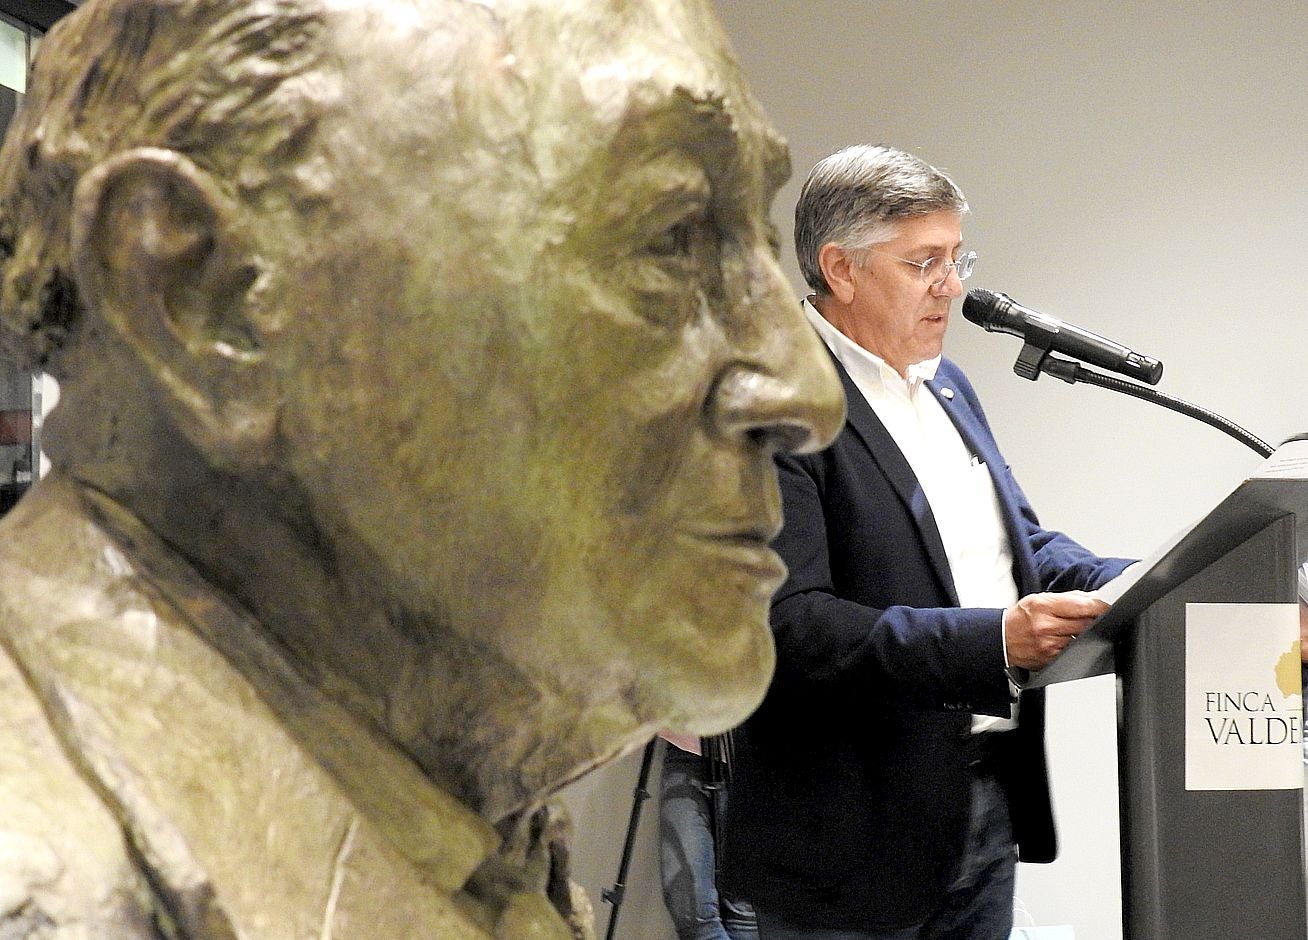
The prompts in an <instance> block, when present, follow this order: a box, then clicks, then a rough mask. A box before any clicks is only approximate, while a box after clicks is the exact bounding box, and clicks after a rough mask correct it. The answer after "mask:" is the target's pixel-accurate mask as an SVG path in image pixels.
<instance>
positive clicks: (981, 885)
mask: <svg viewBox="0 0 1308 940" xmlns="http://www.w3.org/2000/svg"><path fill="white" fill-rule="evenodd" d="M967 210H968V205H967V201H966V200H965V199H964V196H963V193H962V192H961V191H960V189H959V188H958V186H957V185H955V184H954V182H953V181H952V180H951V179H950V178H949V177H948V176H946V175H945V174H944V173H942V172H941V171H939V170H938V169H936V168H935V167H932V166H930V165H929V164H927V163H926V162H924V161H923V160H921V159H918V158H917V157H914V156H912V155H911V154H908V153H905V152H903V151H901V150H896V149H893V148H890V147H872V146H855V147H850V148H847V149H845V150H842V151H840V152H838V153H835V154H833V155H831V156H829V157H827V158H826V159H824V160H822V161H821V162H819V163H818V164H817V166H815V167H814V168H813V170H812V171H811V172H810V173H809V176H808V179H807V180H806V181H805V183H804V186H803V189H802V191H801V193H800V197H799V202H798V205H797V206H796V209H795V245H796V251H797V254H798V257H799V263H800V268H801V270H802V271H803V274H804V277H805V279H806V280H807V282H808V285H809V287H810V288H811V290H812V294H810V295H809V297H808V299H807V300H806V301H805V302H804V305H803V306H804V311H805V314H806V315H807V316H808V319H809V321H810V323H811V324H812V325H813V328H814V329H815V330H816V331H817V333H818V334H819V335H820V336H821V337H822V339H823V341H824V342H825V344H826V345H827V347H828V349H829V351H830V353H831V355H832V357H833V358H834V359H835V361H836V362H837V363H838V367H839V371H840V375H841V379H842V381H843V382H844V386H845V394H846V398H847V400H848V419H847V421H846V423H845V426H844V429H843V430H842V431H841V433H840V435H839V436H838V437H837V439H836V441H835V443H834V444H833V445H832V446H830V447H829V448H827V449H825V450H823V451H821V452H819V453H814V454H811V455H803V456H795V457H779V459H778V461H777V464H778V467H779V470H780V475H781V489H782V500H783V507H784V512H785V525H784V528H783V529H782V532H781V534H780V536H779V537H778V538H777V540H776V541H775V543H774V547H775V548H776V549H777V551H778V553H779V554H780V555H781V557H782V558H783V559H784V560H785V562H786V565H787V566H788V568H789V571H790V574H789V577H788V579H787V581H786V583H785V584H784V585H783V586H782V588H781V590H780V591H779V592H778V593H777V595H776V596H775V598H774V599H773V605H772V617H771V619H772V630H773V634H774V635H775V637H776V641H777V673H776V676H775V678H774V680H773V683H772V685H771V687H770V688H769V690H768V694H767V696H766V698H765V699H764V702H763V704H762V706H761V707H760V708H759V709H758V711H757V712H755V713H754V715H753V716H752V717H750V718H749V719H748V720H747V721H746V722H745V723H744V725H743V726H742V727H741V728H740V729H738V731H737V739H736V740H737V747H736V763H735V765H734V772H733V778H732V793H731V801H730V803H729V804H728V807H727V824H726V831H725V843H724V846H723V865H724V881H723V885H724V887H725V888H726V889H727V890H730V891H732V892H734V893H735V894H736V895H738V896H740V897H742V898H744V899H746V900H748V901H750V902H751V903H752V904H753V906H754V909H755V912H756V914H757V916H758V922H759V934H760V937H761V938H762V940H799V938H805V940H908V938H929V940H946V938H948V940H962V938H968V940H1006V938H1007V937H1008V936H1009V933H1010V931H1011V928H1012V922H1013V883H1014V874H1015V868H1016V862H1017V860H1018V858H1019V852H1020V857H1021V858H1022V859H1024V860H1028V861H1050V860H1052V859H1053V857H1054V855H1055V850H1056V849H1055V839H1054V825H1053V817H1052V812H1051V808H1050V801H1049V788H1048V780H1047V774H1046V768H1045V757H1044V748H1043V734H1044V700H1043V695H1042V693H1041V692H1039V691H1033V692H1026V693H1023V694H1022V695H1021V697H1020V700H1019V698H1018V695H1017V691H1018V690H1019V689H1020V686H1021V683H1022V680H1023V679H1024V678H1025V672H1026V670H1031V669H1038V668H1040V667H1042V666H1044V665H1046V664H1047V663H1049V662H1050V661H1051V660H1052V659H1053V658H1054V657H1055V656H1057V655H1058V654H1059V653H1060V652H1061V651H1062V650H1063V649H1065V648H1066V647H1067V645H1068V644H1069V643H1072V642H1074V641H1075V640H1076V637H1077V636H1078V635H1079V634H1080V633H1081V632H1082V631H1083V630H1085V629H1086V628H1087V627H1088V626H1089V625H1090V623H1091V622H1092V621H1093V620H1094V619H1095V618H1096V617H1098V616H1100V615H1102V614H1103V613H1104V612H1105V611H1106V610H1107V609H1108V605H1107V604H1105V603H1104V602H1102V601H1100V600H1098V599H1095V598H1093V597H1091V596H1090V595H1089V594H1088V593H1085V592H1088V591H1091V590H1093V589H1095V588H1097V587H1099V586H1101V585H1102V584H1104V583H1105V582H1107V581H1108V580H1110V579H1111V578H1113V577H1115V576H1116V575H1117V574H1119V573H1120V572H1121V571H1122V570H1123V569H1124V568H1125V567H1126V566H1127V565H1128V564H1129V561H1128V560H1127V559H1119V558H1101V557H1099V556H1098V555H1096V554H1094V553H1093V552H1091V551H1089V550H1088V549H1086V548H1084V547H1082V546H1081V545H1079V544H1077V543H1076V542H1075V541H1073V540H1072V539H1070V538H1068V537H1067V536H1066V535H1063V534H1061V533H1059V532H1055V531H1051V530H1049V529H1045V528H1043V527H1042V526H1041V525H1040V523H1039V522H1038V520H1037V518H1036V514H1035V512H1034V510H1033V509H1032V508H1031V506H1030V504H1029V503H1028V502H1027V499H1026V497H1025V496H1024V495H1023V493H1022V490H1021V488H1020V487H1019V486H1018V484H1017V481H1016V479H1015V478H1014V476H1013V474H1012V473H1011V471H1010V469H1009V466H1008V464H1007V462H1006V461H1005V460H1004V458H1003V455H1002V454H1001V452H1000V450H999V446H998V444H997V443H996V441H995V439H994V437H993V435H992V434H991V431H990V428H989V425H988V423H987V421H986V417H985V414H984V413H983V411H982V409H981V403H980V401H979V399H978V397H977V394H976V391H975V390H974V389H973V388H972V385H971V384H970V383H969V382H968V380H967V377H966V376H965V375H964V374H963V373H962V371H961V370H960V369H959V368H958V367H957V366H956V365H954V364H953V363H952V362H950V361H949V360H948V359H944V358H942V355H941V354H942V349H943V346H944V340H945V332H946V328H947V327H948V325H949V320H950V313H951V307H952V305H953V303H954V301H955V300H957V299H958V297H959V296H960V295H961V294H962V293H963V287H962V281H963V280H964V279H966V278H967V277H968V276H969V275H970V274H971V273H972V268H973V265H974V264H975V262H976V253H975V252H973V251H971V250H969V249H967V248H966V247H965V245H964V242H963V217H964V215H965V214H966V212H967Z"/></svg>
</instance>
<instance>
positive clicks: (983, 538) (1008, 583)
mask: <svg viewBox="0 0 1308 940" xmlns="http://www.w3.org/2000/svg"><path fill="white" fill-rule="evenodd" d="M804 313H805V315H806V316H807V317H808V318H809V321H810V322H811V323H812V324H813V326H814V328H815V329H816V330H817V331H818V334H819V335H820V336H821V337H822V339H823V341H824V342H825V343H826V344H827V347H828V348H829V349H830V350H831V352H832V354H833V355H834V356H835V357H836V359H838V360H839V361H840V364H841V365H842V366H844V367H845V371H846V372H848V373H849V377H850V378H851V379H853V381H854V385H856V386H857V387H858V390H859V391H860V392H862V394H863V397H864V398H865V399H867V403H868V404H869V405H871V406H872V410H873V411H874V412H876V416H877V417H878V418H880V419H881V423H882V424H884V425H885V427H886V430H887V431H889V432H890V436H891V437H892V438H893V439H894V441H895V444H896V445H897V446H898V447H899V450H900V452H901V453H902V454H903V455H904V459H905V460H907V461H908V465H909V466H910V467H911V468H912V469H913V474H914V475H915V476H916V477H917V480H918V483H920V484H921V486H922V492H923V494H924V495H925V496H926V500H927V503H928V504H930V506H931V513H932V515H933V516H935V520H936V527H937V528H938V529H939V530H940V540H941V542H943V543H944V547H945V555H946V557H947V558H948V559H949V570H950V573H951V574H952V575H953V578H954V588H955V590H956V591H957V593H958V603H959V605H960V606H962V607H995V608H999V609H1007V608H1008V607H1011V606H1012V605H1013V604H1015V603H1016V602H1017V600H1018V592H1017V584H1016V583H1015V582H1014V581H1013V552H1012V549H1011V547H1010V546H1009V544H1008V533H1007V532H1006V531H1005V530H1004V521H1003V516H1002V515H1001V514H1000V509H999V494H998V493H997V492H996V491H995V484H994V480H993V479H991V477H990V471H989V469H988V468H987V467H986V465H985V464H984V463H982V462H981V461H980V459H979V458H978V457H976V456H975V455H973V454H972V453H971V452H970V451H969V450H968V447H967V445H966V444H965V443H964V442H963V438H962V437H961V436H960V435H959V433H958V428H957V427H955V426H954V422H953V421H952V420H950V418H949V415H947V414H946V413H945V409H944V408H943V407H942V406H941V404H940V402H939V401H938V400H937V399H936V396H935V395H933V394H932V393H931V390H930V389H928V388H925V387H924V385H925V383H926V382H928V381H930V380H931V379H933V378H935V374H936V369H937V368H939V366H940V357H938V356H937V357H936V358H935V359H929V360H927V361H926V362H918V363H915V364H913V365H910V366H909V367H908V377H907V378H905V377H903V376H901V375H900V374H899V373H898V372H896V371H895V370H894V369H893V368H892V367H890V366H889V365H887V364H886V362H885V361H884V360H882V359H881V358H880V357H878V356H876V355H874V354H873V353H870V352H868V351H867V350H866V349H864V348H863V347H861V346H859V345H858V344H857V343H855V342H854V341H853V340H851V339H850V338H849V337H847V336H845V334H844V333H841V332H840V331H839V330H838V329H836V328H835V327H834V326H833V325H832V324H831V323H830V322H828V321H827V320H826V319H825V318H824V317H823V316H822V314H820V313H819V312H818V311H817V309H816V308H814V307H813V305H812V304H810V303H809V302H808V301H807V300H806V301H804ZM1001 642H1002V640H1001ZM1004 661H1005V663H1007V656H1005V659H1004ZM1015 716H1016V713H1014V718H1015ZM1014 725H1015V721H1014V720H1013V719H1012V718H1010V719H1003V718H993V717H990V716H985V715H977V716H975V717H974V718H973V727H972V730H973V731H983V730H984V731H999V730H1004V729H1007V728H1011V727H1013V726H1014Z"/></svg>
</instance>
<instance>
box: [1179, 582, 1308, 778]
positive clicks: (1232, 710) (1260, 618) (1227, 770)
mask: <svg viewBox="0 0 1308 940" xmlns="http://www.w3.org/2000/svg"><path fill="white" fill-rule="evenodd" d="M1299 665H1300V659H1299V610H1298V605H1296V604H1187V605H1186V607H1185V788H1186V789H1187V790H1292V789H1297V788H1302V787H1303V779H1304V775H1303V762H1302V761H1303V750H1302V747H1303V744H1302V742H1303V689H1302V686H1301V685H1300V672H1299Z"/></svg>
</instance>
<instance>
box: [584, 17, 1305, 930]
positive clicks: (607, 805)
mask: <svg viewBox="0 0 1308 940" xmlns="http://www.w3.org/2000/svg"><path fill="white" fill-rule="evenodd" d="M719 9H720V11H721V15H722V17H723V19H724V20H725V22H726V25H727V28H728V30H729V32H730V33H731V35H732V37H733V40H734V42H735V44H736V48H737V51H738V53H739V56H740V59H741V63H742V66H743V68H744V70H745V72H746V74H747V75H748V76H749V78H750V81H751V83H752V85H753V87H754V89H755V91H756V93H757V95H758V97H759V98H760V99H761V100H762V102H763V104H764V106H765V107H766V109H767V110H768V111H769V113H770V114H771V115H772V117H773V119H774V120H775V121H776V123H777V124H778V125H779V126H780V128H781V129H782V131H783V132H784V133H785V134H786V136H787V137H788V138H789V139H790V142H791V148H792V154H793V157H794V163H795V168H796V173H797V175H798V176H799V177H802V176H803V174H804V172H805V171H807V169H808V168H809V167H810V166H811V165H812V164H813V162H814V161H815V160H817V159H818V158H820V157H821V156H823V155H824V154H826V153H828V152H830V151H832V150H835V149H837V148H839V147H841V146H843V145H845V144H849V143H855V142H885V143H893V144H895V145H897V146H900V147H904V148H906V149H909V150H912V151H914V152H916V153H918V154H920V155H921V156H923V157H925V158H926V159H928V160H929V161H931V162H933V163H936V164H938V165H940V166H943V167H945V168H947V169H948V170H949V171H951V172H952V174H953V175H954V176H955V178H956V179H957V180H958V181H959V183H960V184H961V185H962V187H963V189H964V190H965V191H966V192H967V194H968V196H969V198H970V200H971V202H972V207H973V214H972V217H971V219H970V220H969V222H968V224H967V226H966V236H967V239H968V243H969V247H972V248H975V249H976V250H977V252H978V253H979V254H980V257H981V260H980V262H979V264H978V267H977V273H976V275H975V277H974V279H973V280H972V282H971V286H983V287H988V288H990V289H992V290H1000V291H1004V292H1005V293H1008V294H1010V295H1011V296H1013V297H1014V298H1015V299H1017V300H1018V301H1020V302H1022V303H1024V304H1026V305H1028V306H1031V307H1035V308H1037V309H1040V310H1044V311H1046V312H1048V313H1051V314H1054V315H1055V316H1060V317H1063V318H1066V319H1067V320H1069V321H1071V322H1073V323H1076V324H1078V325H1081V326H1084V327H1086V328H1088V329H1093V330H1095V331H1097V332H1100V333H1103V334H1105V335H1107V336H1109V337H1112V338H1114V339H1117V340H1119V341H1121V342H1124V343H1126V344H1127V345H1131V346H1133V347H1134V348H1136V349H1138V350H1140V351H1142V352H1146V353H1149V354H1151V355H1154V356H1157V357H1159V358H1161V359H1162V360H1163V361H1164V362H1165V363H1166V366H1167V370H1166V374H1165V375H1164V378H1163V381H1162V384H1161V386H1160V388H1162V389H1163V390H1164V391H1167V392H1169V393H1171V394H1173V395H1176V396H1179V397H1181V398H1185V399H1188V400H1191V401H1194V402H1196V403H1198V404H1201V405H1204V406H1206V407H1208V408H1211V409H1213V410H1215V411H1218V412H1220V413H1222V414H1224V415H1226V416H1227V417H1229V418H1231V419H1232V420H1234V421H1236V422H1237V423H1239V424H1242V425H1244V426H1245V427H1247V428H1248V429H1249V430H1251V431H1253V432H1254V433H1256V434H1258V435H1259V436H1261V437H1263V438H1264V439H1267V440H1269V441H1272V442H1273V443H1274V442H1275V441H1278V440H1280V439H1281V438H1283V437H1285V436H1287V435H1289V434H1291V433H1293V432H1296V431H1303V430H1308V407H1305V406H1306V405H1308V369H1306V368H1305V360H1306V359H1308V303H1306V301H1305V297H1304V293H1305V292H1304V276H1303V272H1304V270H1305V257H1308V255H1306V252H1308V239H1306V238H1305V229H1306V227H1308V226H1306V223H1305V219H1306V218H1308V64H1306V63H1308V58H1306V56H1308V53H1305V50H1308V4H1302V3H1288V2H1282V3H1270V2H1244V3H1239V4H1236V3H1217V2H1208V3H1204V2H1192V3H1187V4H1181V3H1165V2H1133V3H1114V4H1108V3H1078V4H1071V3H1067V4H1058V3H1047V2H1037V0H1002V2H1001V0H978V2H956V0H949V2H935V0H924V2H908V0H897V2H888V0H887V2H873V0H719ZM797 189H798V181H797V180H795V181H792V183H791V184H790V185H789V186H788V187H787V188H786V189H785V190H783V192H782V193H781V195H780V197H779V199H778V200H777V204H776V210H775V214H776V218H777V221H778V224H780V225H781V226H782V229H783V233H784V234H785V238H786V239H788V238H789V230H790V222H789V218H788V217H789V214H790V211H791V208H792V206H793V205H794V199H795V195H796V192H797ZM785 254H786V262H787V264H788V266H789V270H790V271H791V273H792V277H793V279H794V282H795V284H796V288H797V290H798V288H799V286H800V283H801V282H800V279H799V276H798V273H797V268H795V266H794V261H793V256H792V253H791V252H790V250H789V248H788V247H787V250H786V253H785ZM950 330H951V333H950V337H949V340H948V345H947V350H948V352H949V354H951V355H952V356H953V357H954V358H955V359H957V360H959V361H960V362H961V363H962V365H963V366H964V368H965V369H967V370H968V372H969V374H970V375H971V377H972V378H973V381H974V383H975V384H976V386H977V387H978V389H979V390H980V393H981V395H982V397H983V399H984V401H985V402H986V406H987V409H988V412H989V415H990V418H991V420H992V423H993V424H994V426H995V430H996V433H997V435H998V437H999V440H1000V443H1001V444H1002V445H1003V446H1004V448H1005V451H1006V454H1007V456H1008V458H1009V460H1010V461H1011V462H1012V464H1013V466H1014V468H1015V471H1016V472H1017V474H1018V477H1019V479H1020V480H1021V481H1022V482H1023V485H1024V486H1025V488H1026V490H1027V493H1028V495H1029V496H1030V497H1031V500H1032V502H1033V503H1034V504H1035V506H1036V508H1037V509H1038V510H1039V511H1040V512H1041V515H1042V517H1043V521H1044V522H1045V523H1046V524H1047V525H1051V526H1054V527H1058V528H1063V529H1066V530H1067V531H1069V532H1071V533H1072V534H1074V535H1075V536H1076V537H1077V538H1079V539H1081V540H1082V541H1084V542H1086V543H1087V544H1089V545H1090V546H1091V547H1093V548H1095V549H1096V550H1099V551H1103V552H1105V553H1123V554H1139V553H1144V552H1147V551H1148V550H1149V549H1150V548H1151V547H1152V546H1153V545H1154V544H1155V543H1156V542H1157V541H1159V540H1161V539H1162V538H1163V537H1164V536H1165V535H1167V534H1169V533H1171V532H1172V531H1173V530H1175V529H1177V528H1179V527H1180V526H1182V525H1184V524H1186V523H1187V522H1189V521H1191V520H1193V519H1194V518H1196V517H1198V516H1200V515H1202V514H1203V513H1204V512H1205V511H1206V510H1207V509H1208V508H1209V507H1211V505H1212V504H1213V503H1214V502H1215V501H1216V500H1217V499H1218V498H1220V497H1221V496H1222V495H1223V494H1224V493H1225V492H1226V491H1228V490H1229V489H1230V488H1231V487H1232V486H1233V485H1234V484H1235V483H1236V482H1237V481H1238V480H1239V479H1240V478H1241V476H1242V475H1244V474H1247V473H1248V472H1249V471H1250V470H1251V469H1253V467H1254V466H1255V465H1256V463H1257V458H1256V456H1255V455H1254V454H1253V452H1252V451H1249V450H1246V449H1245V448H1244V447H1243V446H1242V445H1240V444H1239V443H1237V442H1235V441H1234V440H1231V439H1230V438H1227V437H1225V436H1223V435H1221V434H1220V433H1218V432H1216V431H1214V430H1212V429H1210V428H1207V427H1205V426H1203V425H1200V424H1198V423H1196V422H1193V421H1191V420H1189V419H1186V418H1183V417H1181V416H1179V415H1175V414H1172V413H1170V412H1166V411H1162V410H1160V409H1157V408H1154V407H1152V406H1149V405H1146V404H1144V403H1142V402H1136V401H1133V400H1131V399H1126V398H1123V397H1121V396H1116V395H1112V394H1111V393H1109V392H1106V391H1103V390H1100V389H1096V388H1091V387H1088V386H1084V385H1077V386H1068V385H1065V384H1063V383H1061V382H1058V381H1056V380H1053V379H1049V378H1043V379H1041V380H1040V381H1039V382H1037V383H1030V382H1026V381H1024V380H1021V379H1018V378H1017V377H1016V376H1014V375H1013V374H1012V373H1011V371H1010V369H1011V366H1012V362H1013V359H1014V358H1015V357H1016V355H1017V351H1018V348H1019V345H1020V344H1019V342H1018V340H1017V339H1015V338H1013V337H1007V336H998V335H992V334H987V333H984V332H983V331H982V330H980V329H979V328H977V327H974V326H972V325H971V324H969V323H967V322H965V321H963V320H962V318H961V316H957V315H956V322H955V323H954V325H952V326H951V328H950ZM1113 692H1114V689H1113V684H1112V682H1111V680H1105V679H1096V680H1088V681H1083V682H1079V683H1073V684H1071V685H1069V686H1066V687H1063V688H1059V689H1056V690H1055V691H1054V693H1053V695H1052V696H1051V710H1052V721H1051V728H1050V733H1051V740H1050V753H1051V759H1052V769H1053V774H1054V780H1055V789H1056V812H1057V814H1058V818H1059V822H1060V830H1061V835H1062V840H1063V856H1062V859H1061V860H1060V861H1059V862H1057V863H1056V864H1054V865H1052V866H1023V870H1022V871H1021V873H1020V882H1019V896H1020V898H1021V899H1022V901H1023V902H1024V903H1025V905H1026V906H1027V907H1028V908H1029V909H1031V911H1032V912H1033V913H1034V914H1035V916H1036V919H1037V920H1038V922H1039V923H1042V924H1057V923H1070V924H1072V925H1074V926H1075V928H1076V937H1077V940H1115V938H1117V937H1120V933H1121V930H1120V926H1119V922H1120V902H1119V900H1118V899H1119V888H1118V877H1119V873H1118V862H1117V841H1116V840H1117V815H1116V757H1115V751H1114V747H1115V745H1114V718H1113V712H1112V709H1113ZM633 760H634V759H633ZM634 776H635V765H634V763H633V762H632V761H628V762H626V763H624V764H623V765H621V766H619V767H615V768H612V769H610V770H608V771H605V772H604V773H603V774H602V775H601V776H600V777H597V778H595V779H593V780H590V781H586V782H584V784H583V785H584V786H585V788H586V794H587V795H586V799H585V800H583V801H582V802H581V804H580V805H579V806H578V809H579V815H580V817H581V818H580V819H579V825H580V827H581V830H582V835H583V845H589V844H594V845H597V846H603V847H604V850H606V851H608V852H610V854H611V856H612V864H613V866H614V868H615V867H616V860H617V853H618V851H619V849H620V846H621V838H622V826H624V825H625V821H626V819H625V813H626V808H627V807H628V806H629V804H630V791H629V787H630V785H631V780H632V779H634ZM604 792H608V793H612V794H615V796H614V797H613V798H612V799H611V800H607V801H606V800H603V799H600V798H599V797H598V794H600V793H604ZM618 816H621V817H622V818H621V819H618V818H617V817H618ZM653 828H654V826H653V812H652V810H651V811H650V812H649V813H647V815H646V823H645V826H644V830H643V836H644V837H645V839H644V841H643V842H642V846H641V852H642V853H644V855H643V856H642V857H641V858H642V859H643V860H645V861H648V862H649V863H650V865H651V867H649V868H648V869H639V868H638V869H637V873H636V875H635V878H636V883H635V884H633V887H632V891H633V892H634V894H633V896H632V898H631V899H630V900H629V901H628V907H626V908H625V909H624V913H623V915H622V928H621V929H620V930H619V931H618V937H619V938H620V940H640V938H660V940H663V938H669V937H671V936H672V935H671V933H670V931H669V929H668V928H667V927H666V921H665V920H664V919H663V914H662V912H661V911H659V910H657V909H642V907H641V905H645V904H649V905H655V906H656V905H657V896H656V894H654V893H653V892H651V891H648V890H646V889H647V887H648V886H647V885H645V884H642V883H640V879H645V878H652V877H653V874H652V872H653V869H652V855H653V847H652V834H653ZM597 851H598V850H597ZM590 861H591V860H590V859H587V862H588V863H589V862H590ZM608 865H609V862H608V861H607V860H606V861H604V862H603V864H602V865H599V866H598V867H599V868H602V869H603V871H604V877H605V878H611V877H612V874H611V870H610V869H609V868H608ZM602 926H603V916H601V928H602Z"/></svg>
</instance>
